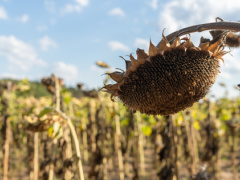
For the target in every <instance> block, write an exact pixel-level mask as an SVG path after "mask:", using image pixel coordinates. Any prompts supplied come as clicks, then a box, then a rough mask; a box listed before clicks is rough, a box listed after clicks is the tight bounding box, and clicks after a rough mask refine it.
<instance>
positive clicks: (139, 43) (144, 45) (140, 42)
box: [134, 38, 149, 50]
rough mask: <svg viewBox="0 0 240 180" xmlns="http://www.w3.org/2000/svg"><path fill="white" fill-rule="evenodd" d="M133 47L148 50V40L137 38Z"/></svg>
mask: <svg viewBox="0 0 240 180" xmlns="http://www.w3.org/2000/svg"><path fill="white" fill-rule="evenodd" d="M134 45H135V47H137V48H140V49H144V50H148V49H149V40H147V39H142V38H137V39H136V40H135V42H134Z"/></svg>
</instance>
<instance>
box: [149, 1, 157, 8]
mask: <svg viewBox="0 0 240 180" xmlns="http://www.w3.org/2000/svg"><path fill="white" fill-rule="evenodd" d="M149 5H150V6H151V7H152V8H153V9H157V7H158V0H152V1H151V2H150V4H149Z"/></svg>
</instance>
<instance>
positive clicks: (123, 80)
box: [103, 36, 226, 115]
mask: <svg viewBox="0 0 240 180" xmlns="http://www.w3.org/2000/svg"><path fill="white" fill-rule="evenodd" d="M223 39H224V36H222V37H220V38H218V39H217V40H216V39H215V40H214V41H209V40H206V39H205V41H204V40H202V42H201V43H200V45H199V46H198V47H195V46H194V45H193V43H192V42H191V38H183V39H182V40H183V41H184V42H182V43H181V41H180V38H179V37H177V38H176V39H175V40H174V41H173V42H172V43H171V44H170V43H169V42H168V40H167V39H166V37H164V36H163V39H162V41H161V43H160V45H159V47H155V46H154V45H153V44H152V43H151V41H150V47H149V52H148V54H147V53H146V52H145V51H144V50H141V49H138V50H137V52H136V54H137V59H135V58H134V57H133V56H132V55H131V54H130V60H131V61H126V71H123V72H119V71H115V72H113V73H108V75H109V76H110V77H111V78H112V79H113V80H114V81H116V84H108V85H105V86H104V87H103V89H105V91H106V92H108V93H110V94H111V98H113V97H118V98H119V99H120V100H121V101H122V102H123V103H124V105H125V106H127V107H129V108H130V109H132V110H134V111H136V110H138V111H140V112H141V113H146V114H152V115H157V114H160V115H169V114H174V113H177V112H179V111H181V110H184V109H185V108H187V107H190V106H192V104H193V103H194V102H197V101H198V100H200V99H201V98H203V97H204V96H205V95H206V93H207V92H208V90H209V88H210V87H211V86H212V84H213V83H214V82H215V80H216V77H217V75H218V73H219V72H220V71H219V67H220V66H219V60H220V59H221V60H223V59H222V56H223V55H224V54H226V52H225V51H223Z"/></svg>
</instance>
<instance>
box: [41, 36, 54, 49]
mask: <svg viewBox="0 0 240 180" xmlns="http://www.w3.org/2000/svg"><path fill="white" fill-rule="evenodd" d="M39 44H40V48H41V50H43V51H48V50H49V49H50V48H56V47H57V44H56V43H55V42H54V41H53V40H52V39H50V38H49V37H48V36H44V37H43V38H41V39H40V40H39Z"/></svg>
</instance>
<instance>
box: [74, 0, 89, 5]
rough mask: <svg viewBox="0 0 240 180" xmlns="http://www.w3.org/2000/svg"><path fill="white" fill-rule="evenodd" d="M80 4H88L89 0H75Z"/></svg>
mask: <svg viewBox="0 0 240 180" xmlns="http://www.w3.org/2000/svg"><path fill="white" fill-rule="evenodd" d="M75 1H76V3H78V4H79V5H80V6H88V4H89V0H75Z"/></svg>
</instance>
